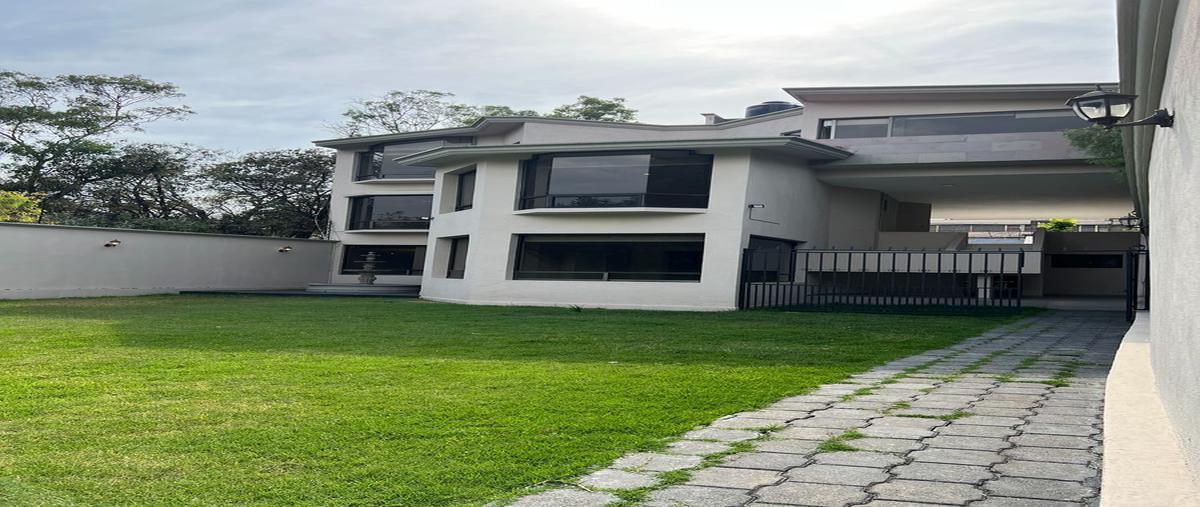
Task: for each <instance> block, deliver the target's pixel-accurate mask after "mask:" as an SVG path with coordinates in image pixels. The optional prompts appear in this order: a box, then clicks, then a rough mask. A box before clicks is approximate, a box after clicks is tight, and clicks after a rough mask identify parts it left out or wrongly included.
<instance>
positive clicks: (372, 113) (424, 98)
mask: <svg viewBox="0 0 1200 507" xmlns="http://www.w3.org/2000/svg"><path fill="white" fill-rule="evenodd" d="M453 98H454V94H453V93H448V92H439V91H433V90H412V91H401V90H394V91H390V92H387V93H386V94H384V95H383V96H382V97H379V98H375V99H367V100H360V101H357V102H356V103H355V104H354V105H353V106H351V107H350V108H349V109H347V110H346V112H344V113H342V116H344V117H345V118H346V119H345V121H344V122H343V123H342V124H340V125H336V126H333V127H332V129H333V130H334V131H335V132H337V133H339V134H341V135H343V136H346V137H355V136H368V135H376V134H390V133H396V132H413V131H417V130H429V129H435V128H444V127H457V126H460V125H462V124H464V123H465V122H467V121H470V120H471V119H472V118H478V117H479V116H480V114H479V113H478V111H477V110H476V108H474V107H472V106H468V105H466V104H459V103H457V102H454V101H452V100H451V99H453Z"/></svg>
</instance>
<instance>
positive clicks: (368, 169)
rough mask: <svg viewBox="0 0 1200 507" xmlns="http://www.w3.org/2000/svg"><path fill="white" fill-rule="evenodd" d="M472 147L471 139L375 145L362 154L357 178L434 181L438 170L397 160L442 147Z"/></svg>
mask: <svg viewBox="0 0 1200 507" xmlns="http://www.w3.org/2000/svg"><path fill="white" fill-rule="evenodd" d="M469 144H471V138H469V137H449V138H446V139H437V140H433V141H413V142H407V143H393V144H381V145H376V146H372V147H371V149H370V150H368V151H365V152H363V153H359V155H358V162H357V165H356V167H355V170H354V179H355V180H371V179H428V178H433V174H434V171H435V170H436V169H435V168H433V167H429V166H420V165H401V164H398V163H396V161H395V159H396V158H397V157H403V156H407V155H412V154H414V153H420V152H422V151H428V150H432V149H436V148H441V147H443V146H452V145H453V146H457V145H469Z"/></svg>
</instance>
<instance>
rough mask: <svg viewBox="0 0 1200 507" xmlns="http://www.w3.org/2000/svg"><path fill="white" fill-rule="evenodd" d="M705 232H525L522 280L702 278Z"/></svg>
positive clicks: (520, 250) (517, 273)
mask: <svg viewBox="0 0 1200 507" xmlns="http://www.w3.org/2000/svg"><path fill="white" fill-rule="evenodd" d="M703 257H704V236H702V235H684V234H674V235H639V234H633V235H622V236H607V235H582V234H581V235H526V236H521V237H520V245H519V247H518V249H517V262H516V270H515V272H514V273H513V278H516V279H519V280H616V281H700V263H701V260H702V258H703Z"/></svg>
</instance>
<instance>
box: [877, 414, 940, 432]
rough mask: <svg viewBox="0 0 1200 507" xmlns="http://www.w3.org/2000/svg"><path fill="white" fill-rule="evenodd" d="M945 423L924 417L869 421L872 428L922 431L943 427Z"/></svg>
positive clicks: (886, 418) (888, 418)
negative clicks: (883, 427)
mask: <svg viewBox="0 0 1200 507" xmlns="http://www.w3.org/2000/svg"><path fill="white" fill-rule="evenodd" d="M946 424H947V423H946V421H943V420H941V419H929V418H925V417H896V416H888V417H880V418H878V419H872V420H871V426H872V427H882V426H888V427H898V428H920V429H924V430H932V429H934V428H937V427H939V426H945V425H946Z"/></svg>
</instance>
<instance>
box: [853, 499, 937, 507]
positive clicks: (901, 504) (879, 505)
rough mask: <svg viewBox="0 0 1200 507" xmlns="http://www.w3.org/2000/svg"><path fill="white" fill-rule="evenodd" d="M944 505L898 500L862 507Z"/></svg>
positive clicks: (868, 504) (925, 506) (876, 501)
mask: <svg viewBox="0 0 1200 507" xmlns="http://www.w3.org/2000/svg"><path fill="white" fill-rule="evenodd" d="M944 505H945V504H936V503H924V502H898V501H896V500H872V501H870V502H867V503H864V504H862V506H861V507H940V506H944Z"/></svg>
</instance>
